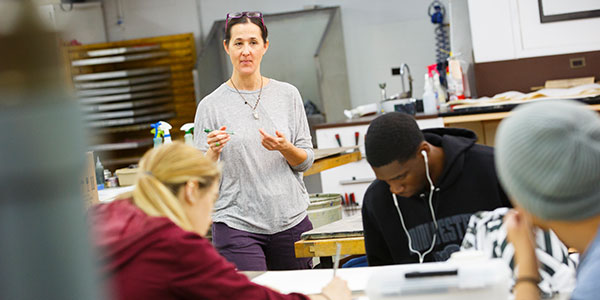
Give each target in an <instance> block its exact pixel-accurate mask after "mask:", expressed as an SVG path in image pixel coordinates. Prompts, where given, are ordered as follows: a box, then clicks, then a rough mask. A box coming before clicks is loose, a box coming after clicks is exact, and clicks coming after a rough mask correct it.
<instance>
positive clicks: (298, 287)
mask: <svg viewBox="0 0 600 300" xmlns="http://www.w3.org/2000/svg"><path fill="white" fill-rule="evenodd" d="M379 268H384V267H369V268H347V269H338V271H337V276H339V277H340V278H342V279H344V280H346V281H347V282H348V287H349V288H350V290H351V291H353V292H359V291H364V290H365V289H366V287H367V281H368V279H369V277H370V276H371V274H372V273H373V272H376V271H377V270H378V269H379ZM332 278H333V270H332V269H323V270H321V269H313V270H299V271H269V272H266V273H264V274H263V275H260V276H258V277H256V278H254V279H253V280H252V281H253V282H255V283H258V284H261V285H266V286H268V287H272V288H275V289H277V290H278V291H280V292H282V293H284V294H288V293H292V292H296V293H303V294H317V293H320V292H321V289H322V288H323V287H324V286H325V285H326V284H327V283H329V281H331V279H332Z"/></svg>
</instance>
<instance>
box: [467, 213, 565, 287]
mask: <svg viewBox="0 0 600 300" xmlns="http://www.w3.org/2000/svg"><path fill="white" fill-rule="evenodd" d="M508 210H509V208H506V207H502V208H498V209H496V210H494V211H484V212H478V213H476V214H474V215H473V216H472V217H471V219H470V220H469V225H468V227H467V233H466V234H465V237H464V239H463V242H462V246H461V250H478V251H482V252H484V253H485V255H486V256H487V257H490V258H501V259H503V260H504V261H506V263H508V264H509V266H510V269H511V270H512V272H513V276H512V283H511V286H513V285H514V280H515V278H516V274H517V268H516V267H517V266H515V259H514V254H515V249H514V247H513V245H512V244H511V243H509V242H508V240H507V238H506V237H507V232H506V226H505V225H504V222H503V219H504V215H505V214H506V213H507V212H508ZM535 236H536V249H535V254H536V256H537V258H538V260H539V262H540V267H539V270H538V271H539V273H540V278H541V282H540V283H539V284H538V286H539V288H540V290H541V292H542V297H543V298H546V297H551V296H552V295H554V294H556V293H561V294H563V293H568V294H570V293H571V292H572V291H573V288H574V287H575V269H576V263H575V262H574V261H573V260H572V259H571V257H569V252H568V249H567V247H566V246H565V245H564V244H563V243H562V242H561V241H560V240H559V239H558V237H557V236H556V234H554V232H552V231H543V230H541V229H539V228H537V229H536V235H535Z"/></svg>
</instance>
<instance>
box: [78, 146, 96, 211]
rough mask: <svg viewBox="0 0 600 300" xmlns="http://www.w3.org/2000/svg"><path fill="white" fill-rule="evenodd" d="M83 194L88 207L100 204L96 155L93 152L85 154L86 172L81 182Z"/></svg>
mask: <svg viewBox="0 0 600 300" xmlns="http://www.w3.org/2000/svg"><path fill="white" fill-rule="evenodd" d="M80 185H81V194H82V196H83V200H84V202H85V203H86V205H93V204H96V203H99V202H100V200H99V198H98V186H97V185H96V169H95V165H94V153H93V152H91V151H88V152H86V154H85V172H84V173H83V177H82V178H81V181H80Z"/></svg>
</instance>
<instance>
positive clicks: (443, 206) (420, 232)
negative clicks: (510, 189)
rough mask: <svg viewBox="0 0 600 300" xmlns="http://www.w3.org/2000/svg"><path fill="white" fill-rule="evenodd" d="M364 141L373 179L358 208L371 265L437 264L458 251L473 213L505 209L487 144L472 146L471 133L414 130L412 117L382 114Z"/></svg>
mask: <svg viewBox="0 0 600 300" xmlns="http://www.w3.org/2000/svg"><path fill="white" fill-rule="evenodd" d="M365 138H366V140H365V147H366V156H367V161H368V162H369V164H370V165H371V167H372V168H373V171H374V172H375V175H376V177H377V179H376V180H375V181H374V182H373V183H372V184H371V185H370V186H369V188H368V189H367V192H366V193H365V198H364V201H363V208H362V218H363V227H364V234H365V246H366V250H367V260H368V262H369V265H370V266H376V265H388V264H404V263H417V262H431V261H444V260H446V259H448V258H449V257H450V254H452V253H453V252H455V251H458V250H459V248H460V244H461V241H462V238H463V237H464V234H465V229H466V227H467V225H468V222H469V218H470V217H471V215H472V214H473V213H475V212H477V211H481V210H493V209H495V208H498V207H502V206H510V202H509V201H508V199H507V197H506V195H505V194H504V192H503V191H502V189H501V187H500V185H499V183H498V180H497V177H496V172H495V169H494V154H493V149H492V148H490V147H487V146H483V145H478V144H475V141H476V139H477V137H476V136H475V134H474V133H473V132H471V131H468V130H465V129H456V128H436V129H428V130H423V131H421V130H420V129H419V127H418V125H417V123H416V121H415V120H414V119H413V117H412V116H410V115H407V114H403V113H388V114H385V115H383V116H381V117H378V118H377V119H375V120H373V122H371V125H370V126H369V129H368V131H367V135H366V137H365Z"/></svg>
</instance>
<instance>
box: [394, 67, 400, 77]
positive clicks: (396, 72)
mask: <svg viewBox="0 0 600 300" xmlns="http://www.w3.org/2000/svg"><path fill="white" fill-rule="evenodd" d="M394 75H400V68H392V76H394Z"/></svg>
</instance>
